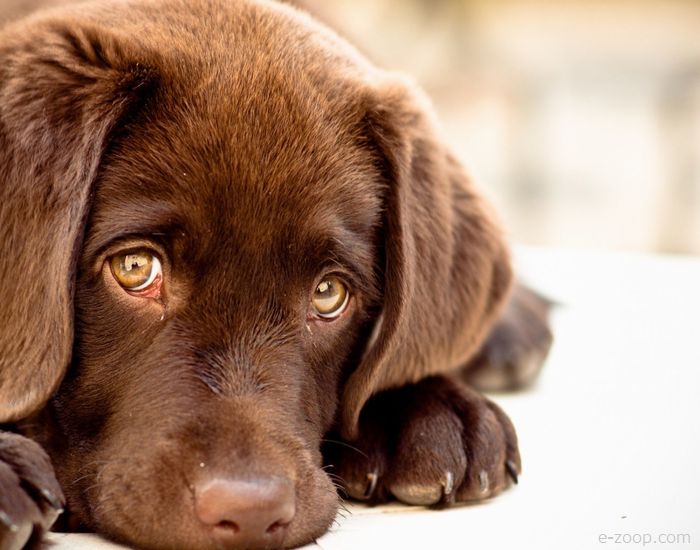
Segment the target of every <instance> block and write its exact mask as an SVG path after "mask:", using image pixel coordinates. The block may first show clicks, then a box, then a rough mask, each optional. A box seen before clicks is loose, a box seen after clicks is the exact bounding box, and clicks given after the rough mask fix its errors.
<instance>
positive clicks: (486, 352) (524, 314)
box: [461, 284, 553, 391]
mask: <svg viewBox="0 0 700 550" xmlns="http://www.w3.org/2000/svg"><path fill="white" fill-rule="evenodd" d="M552 305H553V304H552V302H551V301H549V300H547V299H546V298H545V297H543V296H541V295H539V294H537V293H536V292H535V291H533V290H531V289H529V288H527V287H526V286H523V285H522V284H517V285H516V286H515V288H514V289H513V292H512V294H511V297H510V300H509V301H508V303H507V304H506V306H505V309H504V310H503V313H502V314H501V317H500V318H499V319H498V321H496V324H495V325H494V328H493V330H492V331H491V333H490V334H489V336H488V337H487V339H486V341H485V342H484V344H483V345H482V346H481V349H480V350H479V352H478V353H477V354H476V355H475V356H474V358H473V359H471V360H470V361H469V363H467V365H466V366H465V367H464V369H463V370H462V372H461V375H462V379H463V380H464V381H465V382H467V383H468V384H470V385H471V386H473V387H474V388H477V389H478V390H481V391H510V390H517V389H521V388H524V387H526V386H528V385H530V384H531V383H532V382H533V381H534V380H535V378H536V377H537V375H538V373H539V372H540V369H541V368H542V365H543V364H544V361H545V359H546V358H547V354H548V353H549V348H550V347H551V345H552V332H551V330H550V327H549V320H548V317H549V311H550V309H551V308H552Z"/></svg>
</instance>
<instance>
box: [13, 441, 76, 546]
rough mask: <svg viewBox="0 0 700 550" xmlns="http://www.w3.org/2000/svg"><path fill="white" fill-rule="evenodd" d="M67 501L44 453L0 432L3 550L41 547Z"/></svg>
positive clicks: (27, 442) (30, 444)
mask: <svg viewBox="0 0 700 550" xmlns="http://www.w3.org/2000/svg"><path fill="white" fill-rule="evenodd" d="M64 505H65V500H64V497H63V493H62V492H61V488H60V486H59V485H58V482H57V481H56V477H55V475H54V471H53V467H52V466H51V462H50V461H49V458H48V456H47V455H46V453H45V452H44V450H43V449H42V448H41V447H40V446H39V445H37V444H36V443H35V442H34V441H31V440H30V439H27V438H26V437H23V436H21V435H17V434H14V433H9V432H2V431H0V550H20V549H22V548H35V547H36V548H38V547H39V545H40V541H41V538H42V536H43V535H44V533H45V532H46V531H48V529H49V528H50V527H51V525H52V524H53V523H54V521H55V520H56V518H57V517H58V515H59V514H60V513H61V511H62V510H63V507H64Z"/></svg>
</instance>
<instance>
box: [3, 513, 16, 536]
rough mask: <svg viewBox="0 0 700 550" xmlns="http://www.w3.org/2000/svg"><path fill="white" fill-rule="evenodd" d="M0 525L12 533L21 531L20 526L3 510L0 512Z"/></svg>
mask: <svg viewBox="0 0 700 550" xmlns="http://www.w3.org/2000/svg"><path fill="white" fill-rule="evenodd" d="M0 523H2V524H3V525H4V526H5V527H7V528H8V529H9V530H10V532H12V533H16V532H17V531H19V526H18V525H17V524H16V523H15V522H14V521H12V518H11V517H10V516H8V515H7V514H6V513H5V512H3V511H2V510H0Z"/></svg>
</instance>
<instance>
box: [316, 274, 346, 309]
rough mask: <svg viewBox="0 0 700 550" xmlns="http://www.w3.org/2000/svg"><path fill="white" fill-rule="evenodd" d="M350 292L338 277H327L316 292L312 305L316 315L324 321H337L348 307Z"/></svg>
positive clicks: (319, 284) (317, 287)
mask: <svg viewBox="0 0 700 550" xmlns="http://www.w3.org/2000/svg"><path fill="white" fill-rule="evenodd" d="M349 299H350V292H349V291H348V287H346V286H345V284H344V283H343V281H341V280H340V279H339V278H338V277H333V276H328V277H325V278H324V279H323V280H322V281H321V282H320V283H318V285H317V286H316V290H314V293H313V296H312V297H311V304H312V305H313V308H314V310H315V313H316V314H317V315H318V316H319V317H323V318H324V319H335V318H336V317H338V316H339V315H340V314H341V313H343V311H345V308H346V307H347V305H348V301H349Z"/></svg>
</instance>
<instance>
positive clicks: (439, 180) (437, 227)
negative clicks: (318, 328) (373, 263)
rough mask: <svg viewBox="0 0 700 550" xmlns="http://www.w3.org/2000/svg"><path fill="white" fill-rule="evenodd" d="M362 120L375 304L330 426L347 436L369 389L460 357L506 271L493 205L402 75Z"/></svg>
mask: <svg viewBox="0 0 700 550" xmlns="http://www.w3.org/2000/svg"><path fill="white" fill-rule="evenodd" d="M366 127H367V128H368V131H369V133H370V143H373V144H374V145H375V148H376V151H377V152H378V159H379V160H378V162H379V164H380V166H381V169H382V171H383V173H384V178H385V179H386V197H385V214H384V222H383V223H384V228H383V233H384V246H385V259H384V262H385V266H384V303H383V309H382V313H381V316H380V319H379V321H378V326H377V327H375V333H374V335H373V338H372V341H371V342H370V344H369V347H368V349H367V351H366V353H365V356H364V357H363V359H362V361H361V363H360V365H359V366H358V368H357V369H356V370H355V371H354V372H353V373H352V374H351V375H350V378H349V379H348V381H347V383H346V385H345V388H344V394H343V397H342V401H341V413H340V414H341V418H340V427H341V432H342V434H343V436H344V437H346V438H348V439H354V438H355V436H356V435H357V424H358V418H359V415H360V412H361V410H362V407H363V406H364V404H365V402H366V401H367V399H369V397H371V396H372V395H373V394H375V393H377V392H379V391H381V390H384V389H388V388H392V387H397V386H401V385H404V384H407V383H411V382H416V381H418V380H420V379H422V378H425V377H426V376H429V375H433V374H438V373H445V372H449V371H451V370H454V369H456V368H457V367H459V366H461V365H463V364H464V363H465V362H466V361H467V360H468V358H469V357H470V356H471V355H472V354H473V353H475V352H476V351H477V349H478V347H479V345H480V343H481V342H482V341H483V339H484V337H485V335H486V334H487V332H488V329H489V328H490V326H491V325H492V323H493V321H494V319H495V317H496V315H497V313H498V311H499V309H500V308H501V306H502V304H503V302H504V300H505V298H506V295H507V294H508V291H509V288H510V285H511V278H512V274H511V267H510V259H509V253H508V250H507V247H506V245H505V242H504V239H503V236H502V234H501V231H500V229H499V227H498V226H497V225H496V223H495V221H494V216H493V214H492V213H491V212H490V211H489V210H488V208H487V206H486V205H485V203H484V201H483V200H482V199H481V197H480V196H479V194H478V193H477V191H476V190H475V189H474V187H473V185H472V183H471V181H470V180H469V178H468V176H467V175H466V173H465V171H464V169H463V168H462V166H461V165H460V164H459V162H458V161H457V160H456V159H455V158H454V157H453V156H452V155H451V154H450V152H449V151H448V150H447V148H446V147H445V145H444V144H443V143H442V142H441V141H440V140H439V139H438V138H437V137H436V134H435V130H434V127H433V124H432V122H431V115H430V108H429V106H428V105H427V102H426V101H425V100H423V99H422V98H421V96H420V95H419V93H418V92H417V91H414V90H412V89H411V87H410V86H408V85H405V84H404V83H402V82H395V83H393V84H388V85H387V84H385V85H383V87H382V89H381V90H380V91H378V92H375V94H374V97H373V99H371V100H370V108H369V109H368V111H367V118H366Z"/></svg>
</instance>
